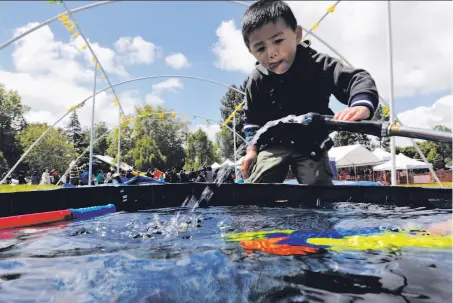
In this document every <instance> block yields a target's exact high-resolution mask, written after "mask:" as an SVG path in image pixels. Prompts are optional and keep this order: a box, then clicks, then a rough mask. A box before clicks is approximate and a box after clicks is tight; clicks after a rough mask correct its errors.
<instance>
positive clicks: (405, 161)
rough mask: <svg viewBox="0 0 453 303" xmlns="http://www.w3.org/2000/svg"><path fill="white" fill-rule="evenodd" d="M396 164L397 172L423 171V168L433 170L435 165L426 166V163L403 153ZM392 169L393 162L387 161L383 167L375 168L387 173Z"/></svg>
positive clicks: (396, 158) (399, 155) (374, 168)
mask: <svg viewBox="0 0 453 303" xmlns="http://www.w3.org/2000/svg"><path fill="white" fill-rule="evenodd" d="M395 162H396V170H408V169H421V168H432V167H433V165H432V164H431V163H428V164H426V163H425V162H422V161H418V160H415V159H411V158H409V157H407V156H405V155H403V154H401V153H400V154H398V155H396V157H395ZM391 169H392V163H391V161H387V162H385V163H382V164H381V165H378V166H375V167H373V170H374V171H385V170H391Z"/></svg>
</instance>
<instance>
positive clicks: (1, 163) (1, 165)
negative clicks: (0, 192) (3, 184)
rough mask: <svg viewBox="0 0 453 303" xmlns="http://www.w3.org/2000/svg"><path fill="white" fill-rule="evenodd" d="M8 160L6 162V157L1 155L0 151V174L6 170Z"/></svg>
mask: <svg viewBox="0 0 453 303" xmlns="http://www.w3.org/2000/svg"><path fill="white" fill-rule="evenodd" d="M8 167H9V166H8V162H6V159H5V158H4V157H3V153H2V152H0V176H1V175H2V174H3V173H4V172H5V171H7V170H8ZM0 181H1V180H0Z"/></svg>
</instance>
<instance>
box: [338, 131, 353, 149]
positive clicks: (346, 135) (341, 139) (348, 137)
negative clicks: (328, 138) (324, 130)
mask: <svg viewBox="0 0 453 303" xmlns="http://www.w3.org/2000/svg"><path fill="white" fill-rule="evenodd" d="M333 143H334V146H335V147H338V146H348V145H354V144H355V143H356V136H355V134H354V133H351V132H347V131H339V132H337V133H336V134H335V137H334V139H333Z"/></svg>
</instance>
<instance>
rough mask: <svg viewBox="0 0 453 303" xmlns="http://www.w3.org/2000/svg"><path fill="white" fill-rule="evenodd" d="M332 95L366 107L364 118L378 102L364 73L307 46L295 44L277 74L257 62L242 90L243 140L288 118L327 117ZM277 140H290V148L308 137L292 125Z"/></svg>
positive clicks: (367, 76) (348, 103)
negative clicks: (285, 66)
mask: <svg viewBox="0 0 453 303" xmlns="http://www.w3.org/2000/svg"><path fill="white" fill-rule="evenodd" d="M332 94H333V95H334V96H335V97H336V98H337V99H338V100H339V101H340V102H342V103H343V104H346V105H348V106H350V107H351V106H357V105H363V106H366V107H368V108H369V109H370V113H371V114H370V119H371V117H372V116H373V113H374V111H375V109H376V108H377V105H378V103H379V99H378V92H377V88H376V84H375V82H374V80H373V78H372V77H371V76H370V74H369V73H368V72H367V71H365V70H363V69H352V68H350V67H346V66H344V65H343V64H342V63H341V62H340V61H338V60H337V59H334V58H332V57H330V56H327V55H325V54H321V53H318V52H317V51H315V50H314V49H312V48H310V47H309V45H303V44H301V45H298V47H297V53H296V58H295V60H294V63H293V64H292V66H291V68H290V69H289V70H288V71H287V72H286V73H284V74H282V75H277V74H274V73H272V72H269V71H268V70H267V69H266V68H264V67H263V66H262V65H260V64H259V63H257V64H256V69H255V70H254V71H253V72H252V74H251V75H250V77H249V79H248V82H247V86H246V102H245V105H244V115H245V125H244V133H245V136H246V137H247V139H250V138H251V137H252V136H253V135H254V133H255V132H256V130H258V129H259V128H260V127H262V126H263V125H264V124H266V123H267V122H269V121H272V120H277V119H280V118H283V117H286V116H288V115H302V114H306V113H309V112H315V113H319V114H323V115H333V111H332V110H331V109H330V108H329V98H330V96H331V95H332ZM299 130H300V126H299ZM327 135H328V133H324V132H322V133H319V134H316V136H317V137H318V138H319V140H321V141H322V140H324V139H325V138H326V136H327ZM278 137H279V138H278V139H281V140H283V141H279V140H277V141H276V142H280V143H281V142H286V141H295V142H296V146H297V145H303V146H305V147H306V146H307V139H308V138H301V137H300V131H297V127H296V126H294V127H292V126H290V125H289V126H288V128H287V131H285V133H284V134H280V135H279V136H278ZM310 137H311V138H310V141H313V140H312V139H313V138H312V136H310Z"/></svg>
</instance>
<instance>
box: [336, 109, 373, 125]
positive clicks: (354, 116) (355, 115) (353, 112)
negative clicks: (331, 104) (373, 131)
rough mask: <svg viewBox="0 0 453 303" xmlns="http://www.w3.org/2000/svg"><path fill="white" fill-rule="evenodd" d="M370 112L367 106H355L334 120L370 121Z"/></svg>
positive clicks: (341, 112) (344, 110)
mask: <svg viewBox="0 0 453 303" xmlns="http://www.w3.org/2000/svg"><path fill="white" fill-rule="evenodd" d="M370 114H371V113H370V110H369V109H368V107H366V106H354V107H348V108H345V109H343V110H342V111H340V112H338V113H336V114H335V116H334V117H333V119H334V120H342V121H357V120H364V119H368V117H369V116H370Z"/></svg>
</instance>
